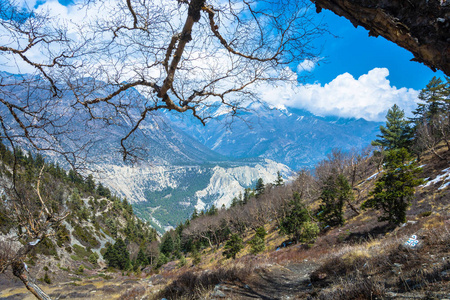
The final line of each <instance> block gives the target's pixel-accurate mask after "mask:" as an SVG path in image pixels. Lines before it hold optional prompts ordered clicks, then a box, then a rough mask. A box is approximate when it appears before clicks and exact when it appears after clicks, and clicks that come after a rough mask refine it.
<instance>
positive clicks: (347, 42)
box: [23, 0, 443, 121]
mask: <svg viewBox="0 0 450 300" xmlns="http://www.w3.org/2000/svg"><path fill="white" fill-rule="evenodd" d="M23 1H24V2H26V3H27V4H28V7H35V8H36V7H39V8H43V9H49V10H51V11H52V14H53V15H56V16H58V17H63V18H65V19H68V20H72V19H73V20H77V21H78V22H84V14H83V13H82V12H80V10H78V8H74V7H72V6H71V4H72V3H73V2H72V0H23ZM111 1H112V2H114V0H111ZM121 1H124V0H121ZM167 3H169V2H167ZM173 3H174V2H172V5H173ZM168 5H169V4H168ZM93 9H95V8H93ZM96 13H98V12H97V11H91V14H94V15H95V14H96ZM316 16H317V19H318V20H322V22H324V23H327V24H328V27H329V28H328V29H329V31H330V32H331V33H332V35H324V36H322V37H321V38H320V39H318V40H317V41H316V42H315V44H316V45H317V46H318V47H320V48H322V52H321V53H320V61H319V62H318V63H316V62H311V61H303V62H299V65H298V66H296V65H292V66H291V68H292V71H294V72H297V74H298V75H299V78H300V80H299V82H298V84H296V85H295V86H292V85H279V86H273V85H269V84H267V85H261V86H258V87H257V88H258V91H260V92H261V93H262V96H261V99H262V100H265V101H267V102H269V103H270V104H271V105H273V106H275V107H280V108H282V107H293V108H300V109H306V110H309V111H311V112H312V113H314V114H317V115H323V116H327V115H330V116H331V115H332V116H340V117H351V118H364V119H367V120H371V121H384V119H385V115H386V112H387V110H388V109H389V108H390V107H392V105H394V104H397V105H399V106H400V107H401V108H402V109H404V110H405V112H406V113H407V114H410V112H411V111H412V110H414V109H415V108H416V106H417V104H416V102H417V96H418V93H419V91H420V90H421V89H422V88H424V87H425V85H426V84H427V83H428V82H429V81H430V79H431V78H432V77H433V76H438V77H443V73H442V72H440V71H438V72H436V73H435V72H433V71H432V70H430V69H429V68H428V67H426V66H425V65H423V64H420V63H417V62H412V61H410V60H411V59H412V58H413V55H412V54H411V53H410V52H408V51H407V50H405V49H402V48H401V47H399V46H397V45H396V44H394V43H392V42H389V41H387V40H385V39H384V38H382V37H377V38H375V37H369V36H368V31H367V30H365V29H364V28H362V27H358V28H355V27H354V26H353V25H352V24H351V22H350V21H348V20H347V19H345V18H343V17H339V16H337V15H335V14H334V13H332V12H330V11H327V10H322V12H321V13H320V14H317V15H316ZM333 35H335V36H337V37H334V36H333ZM303 75H309V76H307V77H306V79H304V76H303Z"/></svg>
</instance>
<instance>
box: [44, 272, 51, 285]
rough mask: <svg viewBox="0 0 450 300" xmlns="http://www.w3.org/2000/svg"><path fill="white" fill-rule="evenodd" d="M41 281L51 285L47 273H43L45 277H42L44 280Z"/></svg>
mask: <svg viewBox="0 0 450 300" xmlns="http://www.w3.org/2000/svg"><path fill="white" fill-rule="evenodd" d="M42 281H44V282H45V283H47V284H51V283H52V280H51V279H50V277H49V276H48V274H47V272H45V275H44V278H43V280H42Z"/></svg>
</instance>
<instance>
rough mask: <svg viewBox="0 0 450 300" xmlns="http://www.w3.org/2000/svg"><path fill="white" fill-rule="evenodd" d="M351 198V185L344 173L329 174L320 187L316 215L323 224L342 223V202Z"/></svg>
mask: <svg viewBox="0 0 450 300" xmlns="http://www.w3.org/2000/svg"><path fill="white" fill-rule="evenodd" d="M352 198H353V194H352V187H351V186H350V184H349V183H348V180H347V178H345V176H344V175H342V174H339V175H338V176H336V175H330V176H329V177H328V178H327V180H326V181H325V183H324V186H323V187H322V191H321V195H320V199H321V200H322V204H321V205H320V207H319V212H318V214H317V216H318V217H319V220H320V221H322V222H323V224H324V225H325V226H342V225H344V222H345V219H344V204H345V203H346V202H349V201H351V199H352Z"/></svg>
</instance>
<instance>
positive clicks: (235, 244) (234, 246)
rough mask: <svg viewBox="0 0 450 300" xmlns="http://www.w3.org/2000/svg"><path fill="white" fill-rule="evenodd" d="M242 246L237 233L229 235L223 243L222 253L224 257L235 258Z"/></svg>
mask: <svg viewBox="0 0 450 300" xmlns="http://www.w3.org/2000/svg"><path fill="white" fill-rule="evenodd" d="M243 248H244V244H243V241H242V238H241V237H240V236H239V235H238V234H233V235H231V237H230V239H229V240H228V241H227V242H226V243H225V246H224V251H223V253H222V255H223V256H225V257H226V258H233V259H235V258H236V255H237V254H238V253H239V251H241V250H242V249H243Z"/></svg>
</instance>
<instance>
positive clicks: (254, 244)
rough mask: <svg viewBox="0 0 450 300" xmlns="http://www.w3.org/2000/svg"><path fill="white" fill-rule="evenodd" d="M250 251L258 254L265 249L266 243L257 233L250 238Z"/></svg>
mask: <svg viewBox="0 0 450 300" xmlns="http://www.w3.org/2000/svg"><path fill="white" fill-rule="evenodd" d="M249 243H250V245H251V248H250V253H251V254H258V253H260V252H263V251H264V250H265V249H266V244H265V243H264V239H262V238H261V237H260V236H259V235H255V237H253V239H252V240H250V242H249Z"/></svg>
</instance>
